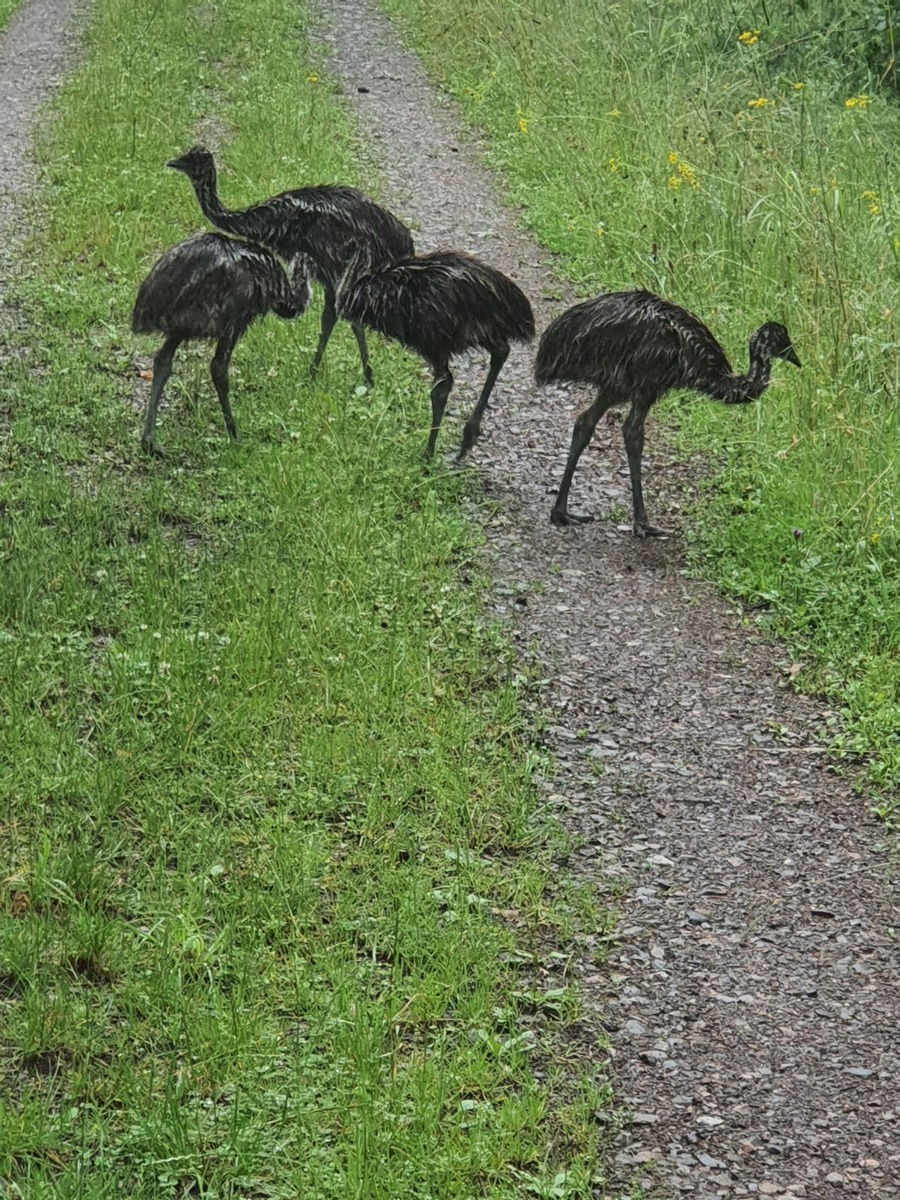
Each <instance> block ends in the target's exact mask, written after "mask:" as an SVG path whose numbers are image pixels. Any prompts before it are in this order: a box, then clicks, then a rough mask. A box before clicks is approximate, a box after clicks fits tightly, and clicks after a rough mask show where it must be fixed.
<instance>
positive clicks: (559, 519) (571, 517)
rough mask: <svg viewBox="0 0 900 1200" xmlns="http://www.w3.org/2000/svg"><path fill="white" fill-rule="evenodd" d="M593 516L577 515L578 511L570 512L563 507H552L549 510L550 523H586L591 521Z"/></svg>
mask: <svg viewBox="0 0 900 1200" xmlns="http://www.w3.org/2000/svg"><path fill="white" fill-rule="evenodd" d="M593 519H594V518H593V517H590V516H588V515H587V514H585V515H583V516H582V515H579V514H578V513H570V512H569V511H568V509H565V508H553V509H551V510H550V524H551V525H587V524H588V523H589V522H590V521H593Z"/></svg>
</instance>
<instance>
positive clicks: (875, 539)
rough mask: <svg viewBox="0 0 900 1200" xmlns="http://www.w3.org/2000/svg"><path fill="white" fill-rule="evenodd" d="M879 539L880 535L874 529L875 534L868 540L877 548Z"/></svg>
mask: <svg viewBox="0 0 900 1200" xmlns="http://www.w3.org/2000/svg"><path fill="white" fill-rule="evenodd" d="M880 538H881V534H880V533H879V532H878V530H877V529H876V530H875V532H874V533H873V534H872V536H871V537H870V538H869V541H870V542H871V543H872V545H873V546H877V545H878V542H879V540H880Z"/></svg>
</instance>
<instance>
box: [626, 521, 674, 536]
mask: <svg viewBox="0 0 900 1200" xmlns="http://www.w3.org/2000/svg"><path fill="white" fill-rule="evenodd" d="M633 528H634V536H635V537H636V538H669V537H671V536H672V533H671V531H670V530H668V529H660V528H659V526H657V525H651V524H649V522H647V521H645V522H643V523H641V522H639V521H635V523H634V526H633Z"/></svg>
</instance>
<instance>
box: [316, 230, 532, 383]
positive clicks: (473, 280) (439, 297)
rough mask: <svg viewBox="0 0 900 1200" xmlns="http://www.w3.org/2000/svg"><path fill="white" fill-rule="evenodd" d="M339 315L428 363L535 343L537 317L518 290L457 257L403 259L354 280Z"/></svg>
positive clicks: (437, 255) (470, 260) (342, 296)
mask: <svg viewBox="0 0 900 1200" xmlns="http://www.w3.org/2000/svg"><path fill="white" fill-rule="evenodd" d="M338 311H339V313H340V315H341V316H342V317H344V319H345V320H347V321H352V322H356V323H359V324H361V325H365V326H367V327H368V328H370V329H375V330H377V331H378V332H379V333H381V334H383V336H384V337H387V338H392V339H393V340H395V341H398V342H400V343H402V345H404V346H406V347H407V348H408V349H410V350H414V351H415V352H416V353H418V354H420V355H422V357H423V358H425V359H426V360H427V361H428V362H430V363H441V362H446V360H447V359H449V358H450V357H451V356H452V355H454V354H461V353H463V352H464V351H466V350H469V349H473V348H476V347H480V348H481V349H484V350H487V351H490V352H494V351H497V350H501V349H503V348H504V347H508V346H509V343H510V342H527V341H530V340H531V339H532V338H533V337H534V316H533V314H532V311H531V305H530V304H529V302H528V299H527V297H526V296H525V294H524V293H523V292H522V291H521V289H520V288H519V287H518V286H517V285H516V284H515V283H513V281H512V280H511V279H508V278H507V277H506V276H505V275H504V274H503V273H502V272H501V271H498V270H496V269H495V268H494V267H491V266H489V265H488V264H487V263H484V262H481V261H480V260H479V259H477V258H474V257H473V256H472V255H470V254H464V253H462V252H460V251H452V250H441V251H438V252H436V253H434V254H423V255H420V256H418V257H415V258H405V259H402V260H400V261H399V262H395V263H391V264H389V265H387V266H383V267H379V268H376V269H375V270H372V271H369V272H368V273H367V274H363V275H362V276H360V277H359V278H356V279H351V280H350V281H348V282H347V283H346V284H345V285H344V286H343V287H342V288H341V290H340V292H339V294H338Z"/></svg>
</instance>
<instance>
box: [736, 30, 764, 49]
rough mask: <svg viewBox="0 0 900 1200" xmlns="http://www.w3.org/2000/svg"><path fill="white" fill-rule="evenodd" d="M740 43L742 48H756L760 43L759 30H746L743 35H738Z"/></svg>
mask: <svg viewBox="0 0 900 1200" xmlns="http://www.w3.org/2000/svg"><path fill="white" fill-rule="evenodd" d="M738 41H739V42H740V43H741V45H742V46H755V45H756V43H757V42H758V41H759V30H758V29H745V30H744V32H743V33H742V34H739V35H738Z"/></svg>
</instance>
